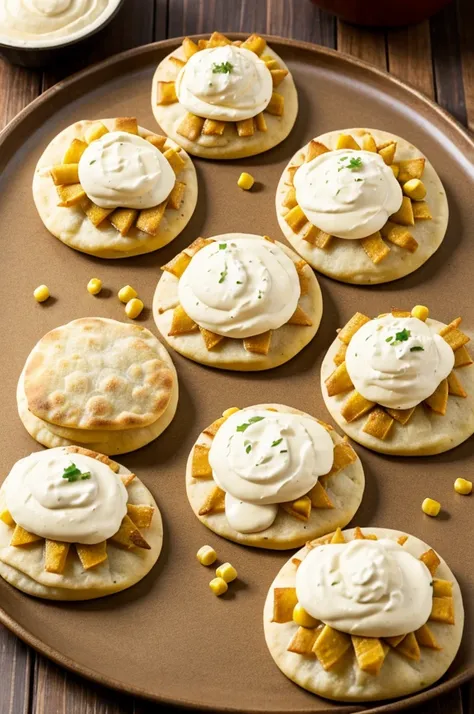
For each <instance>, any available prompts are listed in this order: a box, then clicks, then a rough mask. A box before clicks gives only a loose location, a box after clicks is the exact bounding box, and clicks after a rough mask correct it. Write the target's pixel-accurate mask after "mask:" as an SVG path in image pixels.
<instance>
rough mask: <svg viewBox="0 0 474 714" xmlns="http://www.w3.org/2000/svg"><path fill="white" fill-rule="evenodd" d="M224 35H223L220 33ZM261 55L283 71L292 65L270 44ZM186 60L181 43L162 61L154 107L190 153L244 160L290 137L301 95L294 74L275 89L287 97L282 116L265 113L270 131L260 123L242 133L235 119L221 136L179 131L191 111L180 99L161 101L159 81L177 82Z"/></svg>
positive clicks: (166, 129) (164, 127)
mask: <svg viewBox="0 0 474 714" xmlns="http://www.w3.org/2000/svg"><path fill="white" fill-rule="evenodd" d="M215 34H217V33H215ZM220 37H223V36H221V35H220ZM225 39H226V38H224V40H225ZM227 42H228V43H230V40H227ZM262 42H264V40H262ZM212 46H216V45H212ZM260 55H261V56H262V57H265V59H267V60H268V61H270V62H272V64H271V67H272V69H276V68H278V69H279V70H287V71H288V67H287V66H286V64H285V63H284V62H283V60H282V59H281V57H279V56H278V55H277V54H276V52H274V51H273V50H272V49H271V47H269V46H268V45H266V46H265V48H264V49H263V51H261V52H260ZM175 59H176V60H178V63H176V62H175V61H174V60H175ZM186 61H187V60H186V53H185V51H184V49H183V46H182V45H180V46H179V47H178V49H176V50H174V51H173V52H171V54H169V55H168V56H167V57H165V58H164V59H163V60H162V61H161V62H160V64H159V65H158V67H157V69H156V72H155V75H154V77H153V82H152V90H151V106H152V110H153V114H154V115H155V119H156V121H157V122H158V124H159V125H160V127H161V129H162V130H163V131H164V132H165V133H166V134H167V135H168V136H169V137H170V138H171V139H173V141H175V142H176V143H177V144H179V145H180V146H182V147H183V148H184V149H186V151H187V152H188V153H189V154H192V155H194V156H200V157H202V158H205V159H240V158H243V157H245V156H254V155H255V154H261V153H262V152H263V151H268V150H269V149H271V148H273V147H274V146H276V145H277V144H280V143H281V142H282V141H283V140H284V139H286V137H287V136H288V134H289V133H290V131H291V129H292V128H293V125H294V123H295V121H296V117H297V114H298V95H297V92H296V87H295V83H294V81H293V77H292V76H291V74H290V73H289V74H288V75H287V76H286V77H285V78H284V79H283V80H282V81H281V83H280V84H278V86H277V87H276V89H275V92H276V93H277V94H278V95H280V96H281V97H282V99H283V103H284V104H283V114H282V116H277V115H275V114H271V113H269V112H268V111H264V112H263V119H264V122H265V125H266V130H264V131H262V130H259V129H258V128H257V126H254V131H253V134H251V135H250V136H239V134H238V133H237V130H236V125H235V122H226V126H225V128H224V131H223V133H222V134H220V135H217V134H214V135H204V134H202V133H200V134H199V135H198V137H197V139H190V138H189V137H187V136H183V135H182V134H181V133H180V132H179V127H180V125H182V122H183V120H184V119H185V118H186V115H187V114H188V111H187V109H185V107H184V106H183V105H182V104H180V103H179V102H178V101H175V102H173V103H169V104H158V101H159V96H160V84H159V83H160V82H166V83H174V82H175V80H176V78H177V76H178V73H179V71H180V69H181V64H180V63H184V62H186Z"/></svg>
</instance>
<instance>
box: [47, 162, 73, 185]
mask: <svg viewBox="0 0 474 714" xmlns="http://www.w3.org/2000/svg"><path fill="white" fill-rule="evenodd" d="M50 173H51V178H52V179H53V183H54V185H55V186H59V185H60V184H63V183H67V184H70V183H79V164H72V163H69V164H58V165H57V166H53V168H52V169H51V171H50Z"/></svg>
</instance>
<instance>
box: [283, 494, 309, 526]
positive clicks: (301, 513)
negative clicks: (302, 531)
mask: <svg viewBox="0 0 474 714" xmlns="http://www.w3.org/2000/svg"><path fill="white" fill-rule="evenodd" d="M280 505H281V507H282V508H283V510H284V511H286V512H287V513H289V514H290V516H294V517H295V518H298V520H300V521H307V520H308V519H309V517H310V515H311V499H310V498H309V496H301V498H297V499H296V501H289V502H288V503H281V504H280Z"/></svg>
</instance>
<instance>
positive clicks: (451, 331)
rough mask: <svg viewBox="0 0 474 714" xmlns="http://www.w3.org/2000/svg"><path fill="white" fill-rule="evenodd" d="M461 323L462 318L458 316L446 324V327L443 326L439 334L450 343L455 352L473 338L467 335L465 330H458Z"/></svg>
mask: <svg viewBox="0 0 474 714" xmlns="http://www.w3.org/2000/svg"><path fill="white" fill-rule="evenodd" d="M460 324H461V318H460V317H457V318H456V319H455V320H453V321H452V322H450V323H449V325H446V327H443V329H442V330H440V331H439V334H440V335H441V337H442V338H443V339H444V341H445V342H447V343H448V345H449V346H450V347H451V349H452V350H453V352H456V350H458V349H459V348H460V347H464V345H466V344H467V343H468V342H469V341H470V339H471V338H470V337H468V336H467V335H465V334H464V332H461V330H458V326H459V325H460Z"/></svg>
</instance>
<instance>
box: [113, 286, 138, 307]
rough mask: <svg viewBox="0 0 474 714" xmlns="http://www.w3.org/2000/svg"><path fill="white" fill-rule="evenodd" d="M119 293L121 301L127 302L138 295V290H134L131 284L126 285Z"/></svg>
mask: <svg viewBox="0 0 474 714" xmlns="http://www.w3.org/2000/svg"><path fill="white" fill-rule="evenodd" d="M117 295H118V299H119V300H120V302H125V303H127V302H129V301H130V300H133V298H136V297H138V293H137V291H136V290H134V288H132V286H131V285H124V287H123V288H120V290H119V291H118V293H117Z"/></svg>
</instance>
